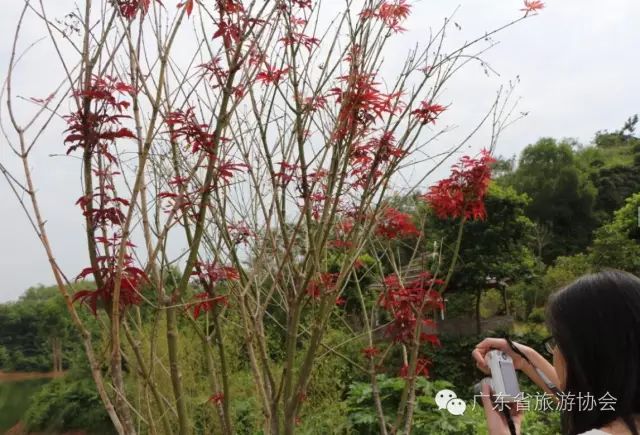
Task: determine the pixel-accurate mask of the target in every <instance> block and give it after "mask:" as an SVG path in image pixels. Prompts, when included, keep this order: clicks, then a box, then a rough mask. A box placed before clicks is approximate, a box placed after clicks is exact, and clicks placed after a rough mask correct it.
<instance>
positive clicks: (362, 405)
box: [347, 375, 484, 435]
mask: <svg viewBox="0 0 640 435" xmlns="http://www.w3.org/2000/svg"><path fill="white" fill-rule="evenodd" d="M378 386H379V388H380V396H381V399H382V408H383V411H384V414H385V418H386V421H387V422H393V421H394V418H395V416H396V411H397V409H398V404H399V402H400V396H401V394H402V390H403V388H404V386H405V380H404V379H403V378H388V377H386V376H385V375H379V376H378ZM445 388H448V389H454V391H455V387H454V386H453V385H452V384H450V383H449V382H445V381H428V380H427V379H425V378H423V377H420V378H418V381H417V385H416V407H415V411H414V421H413V426H412V433H414V434H416V435H420V434H475V433H478V428H479V427H481V426H482V425H484V416H483V415H482V414H481V413H479V412H471V411H465V413H464V414H463V415H461V416H455V415H452V414H450V413H449V411H447V410H446V409H442V410H439V409H438V406H437V405H436V402H435V395H436V393H437V392H438V391H440V390H442V389H445ZM469 406H470V405H468V408H467V409H470V408H469ZM347 411H348V413H349V414H348V416H349V420H350V422H351V425H352V429H353V431H354V432H353V433H358V434H361V435H367V434H377V433H379V426H378V417H377V414H376V408H375V405H374V401H373V394H372V388H371V384H370V383H368V382H355V383H353V384H352V385H351V387H350V388H349V393H348V396H347Z"/></svg>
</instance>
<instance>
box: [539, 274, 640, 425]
mask: <svg viewBox="0 0 640 435" xmlns="http://www.w3.org/2000/svg"><path fill="white" fill-rule="evenodd" d="M546 320H547V325H548V327H549V330H550V331H551V334H552V335H553V337H554V339H555V340H556V343H557V345H558V347H559V349H560V352H561V353H562V356H563V357H564V359H565V361H566V383H565V387H564V394H565V398H566V403H565V404H564V406H563V408H564V409H562V411H563V412H562V422H563V432H564V433H567V434H569V435H574V434H579V433H582V432H585V431H588V430H590V429H596V428H600V427H602V426H605V425H606V424H608V423H610V422H612V421H613V420H615V419H617V418H621V419H622V420H623V421H624V422H625V423H626V425H627V426H628V427H629V430H630V431H631V433H632V434H634V435H638V434H639V433H638V428H637V427H636V425H635V424H634V414H640V279H639V278H638V277H636V276H634V275H632V274H630V273H627V272H622V271H618V270H606V271H603V272H599V273H595V274H592V275H586V276H583V277H581V278H579V279H578V280H577V281H575V282H574V283H572V284H570V285H569V286H567V287H565V288H563V289H561V290H559V291H558V292H556V293H555V294H553V295H552V297H551V299H550V301H549V304H548V305H547V316H546ZM571 397H573V402H572V404H573V406H572V407H571V408H572V409H569V401H570V400H571V399H570V398H571ZM580 398H582V401H580ZM591 398H593V400H591ZM611 398H613V399H611ZM605 399H610V400H615V403H610V404H609V406H607V405H606V404H605ZM594 401H595V406H593V405H594ZM603 404H604V406H603ZM587 405H588V406H587ZM590 407H593V409H591V410H589V408H590ZM603 408H604V409H603ZM607 408H611V409H607Z"/></svg>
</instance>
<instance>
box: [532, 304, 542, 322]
mask: <svg viewBox="0 0 640 435" xmlns="http://www.w3.org/2000/svg"><path fill="white" fill-rule="evenodd" d="M529 321H530V322H533V323H544V308H543V307H536V308H534V309H533V310H531V313H530V314H529Z"/></svg>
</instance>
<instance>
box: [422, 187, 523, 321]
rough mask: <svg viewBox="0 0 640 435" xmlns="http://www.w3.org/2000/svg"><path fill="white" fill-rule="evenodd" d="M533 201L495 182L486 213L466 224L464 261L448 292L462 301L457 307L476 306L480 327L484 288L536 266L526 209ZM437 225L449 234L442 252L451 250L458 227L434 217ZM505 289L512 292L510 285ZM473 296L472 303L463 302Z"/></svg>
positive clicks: (455, 271) (489, 193)
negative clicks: (509, 289) (530, 201)
mask: <svg viewBox="0 0 640 435" xmlns="http://www.w3.org/2000/svg"><path fill="white" fill-rule="evenodd" d="M528 202H529V200H528V198H527V197H526V195H523V194H518V193H517V192H516V191H515V190H514V189H513V188H510V187H503V186H501V185H500V184H498V183H492V184H491V185H490V187H489V190H488V192H487V196H486V199H485V207H486V218H484V219H483V220H475V221H472V222H468V223H466V224H465V227H464V235H463V238H462V244H461V245H460V251H459V261H458V263H457V266H456V268H455V270H454V273H453V276H452V283H453V284H452V287H451V293H450V294H449V295H448V296H447V297H448V298H449V299H451V300H454V299H456V300H457V302H455V305H454V306H464V305H466V307H467V308H466V310H465V311H466V312H467V313H469V308H468V307H469V306H471V307H474V308H473V314H474V316H475V318H476V328H477V330H478V332H479V331H480V302H481V297H482V292H483V291H484V290H485V289H487V288H489V287H491V286H492V284H491V282H493V283H494V284H493V285H494V286H495V283H500V282H507V283H508V284H511V283H513V282H514V281H515V280H516V279H518V278H520V277H522V276H525V275H527V274H530V273H531V272H532V270H533V268H534V265H535V258H534V255H533V253H532V251H531V250H530V248H529V245H530V242H531V237H532V231H533V224H532V222H531V221H530V220H529V218H528V217H527V216H526V214H525V209H526V207H527V204H528ZM433 225H434V226H435V228H438V229H439V230H440V231H441V234H443V237H444V243H445V245H444V246H445V249H444V250H443V253H442V255H443V256H444V257H448V256H450V255H452V249H451V246H453V244H454V243H455V238H456V232H455V231H453V228H454V227H453V226H452V225H451V224H450V223H449V222H447V221H434V222H433ZM490 281H491V282H490ZM501 290H502V291H503V294H505V295H506V294H507V293H506V288H504V289H501ZM465 294H466V295H467V296H466V297H465V296H463V295H465ZM470 298H472V299H471V300H472V301H473V302H472V304H471V305H469V304H468V302H467V303H465V302H464V301H469V299H470ZM453 304H454V302H452V304H451V305H453ZM505 307H506V306H505ZM454 312H455V311H454Z"/></svg>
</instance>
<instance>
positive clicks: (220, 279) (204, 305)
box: [191, 261, 240, 319]
mask: <svg viewBox="0 0 640 435" xmlns="http://www.w3.org/2000/svg"><path fill="white" fill-rule="evenodd" d="M192 275H195V276H197V277H198V280H199V281H200V284H201V285H202V286H203V287H204V288H205V289H206V291H203V292H201V293H198V294H196V295H195V296H194V302H192V303H191V306H192V307H193V317H195V318H196V319H197V318H198V317H199V316H200V314H201V313H203V312H209V311H211V310H212V309H213V308H214V307H215V306H216V305H219V304H221V305H227V304H228V299H227V297H226V296H224V295H215V294H214V289H215V287H216V286H217V285H218V284H221V283H225V282H227V281H237V280H238V279H240V274H239V273H238V271H237V269H236V268H234V267H230V266H219V265H218V264H217V263H215V262H202V261H198V262H197V263H196V265H195V268H194V271H193V273H192Z"/></svg>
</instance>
